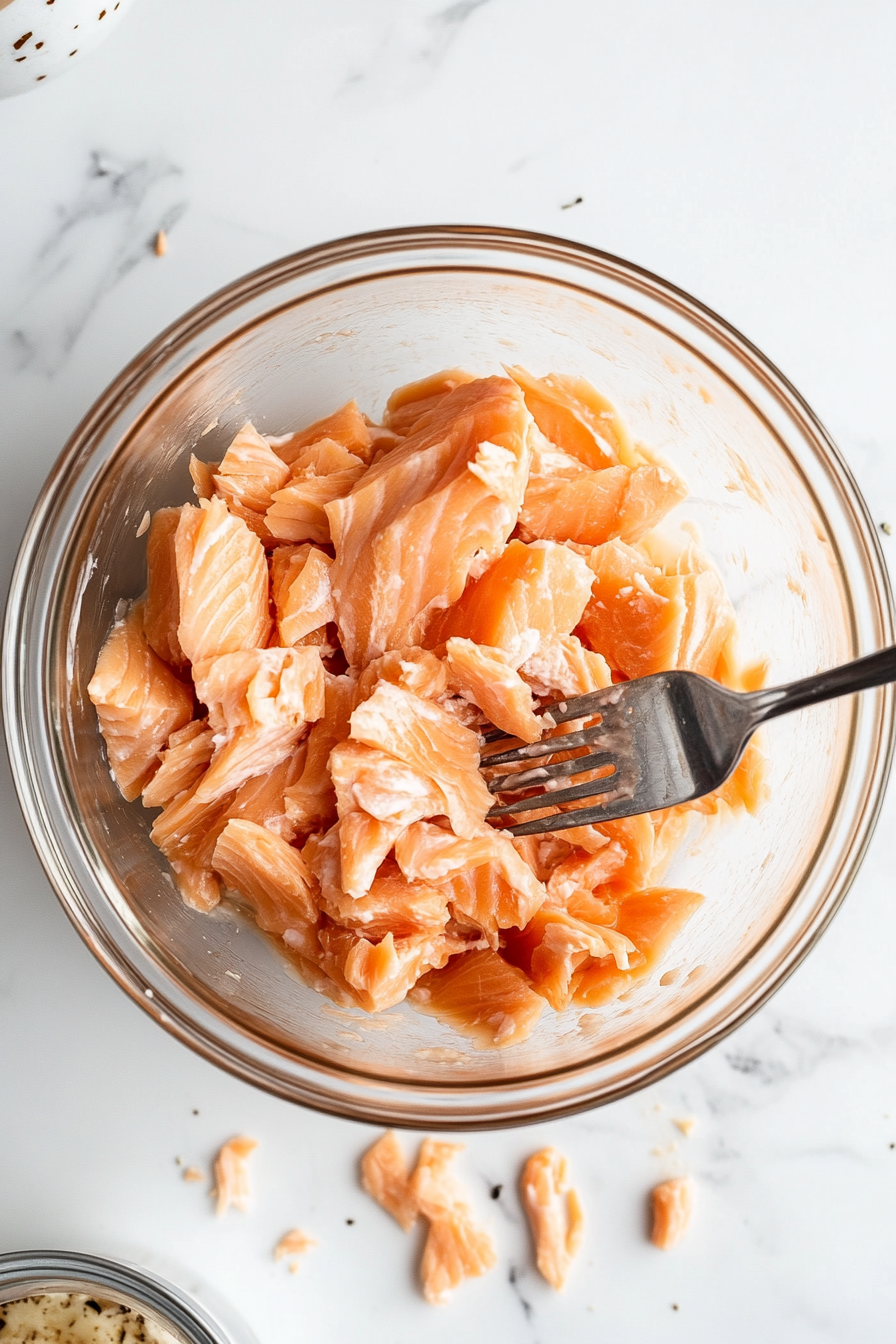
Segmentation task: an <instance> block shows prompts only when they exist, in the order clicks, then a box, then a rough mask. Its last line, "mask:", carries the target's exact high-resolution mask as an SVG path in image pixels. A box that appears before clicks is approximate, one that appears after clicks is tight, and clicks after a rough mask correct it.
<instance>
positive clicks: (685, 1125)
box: [674, 1115, 697, 1139]
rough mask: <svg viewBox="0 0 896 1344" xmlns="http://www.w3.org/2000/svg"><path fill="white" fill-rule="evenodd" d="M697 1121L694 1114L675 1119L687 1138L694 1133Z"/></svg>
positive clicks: (675, 1122)
mask: <svg viewBox="0 0 896 1344" xmlns="http://www.w3.org/2000/svg"><path fill="white" fill-rule="evenodd" d="M696 1123H697V1121H696V1120H695V1119H694V1117H693V1116H692V1115H685V1116H682V1118H681V1119H680V1120H676V1121H674V1124H675V1125H676V1126H677V1127H678V1128H679V1129H680V1130H681V1132H682V1134H683V1135H684V1136H685V1138H686V1139H688V1138H690V1136H691V1135H692V1134H693V1132H694V1126H695V1125H696Z"/></svg>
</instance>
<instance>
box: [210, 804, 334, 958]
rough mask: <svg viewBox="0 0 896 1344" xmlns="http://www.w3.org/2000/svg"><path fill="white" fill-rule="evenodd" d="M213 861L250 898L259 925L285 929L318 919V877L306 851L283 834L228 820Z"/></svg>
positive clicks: (230, 883) (275, 930)
mask: <svg viewBox="0 0 896 1344" xmlns="http://www.w3.org/2000/svg"><path fill="white" fill-rule="evenodd" d="M212 867H213V868H214V869H215V871H216V872H217V873H219V874H220V876H221V877H222V878H223V879H224V881H225V882H226V883H227V885H228V886H229V887H230V888H231V889H232V890H233V891H238V892H239V893H240V894H241V895H242V896H245V898H246V900H247V901H249V903H250V904H251V906H252V908H253V910H254V912H255V919H256V922H257V923H258V926H259V928H261V929H264V931H265V933H274V934H278V935H282V934H284V933H285V932H286V930H287V929H289V928H294V927H296V926H298V927H299V928H302V927H303V926H304V925H308V924H310V925H314V924H316V923H317V920H318V911H317V902H316V901H315V899H314V892H313V890H312V883H313V878H312V876H311V873H310V871H309V869H308V865H307V864H306V863H305V861H304V859H303V858H302V856H301V854H300V853H299V851H298V850H297V849H294V848H293V847H292V845H288V844H287V843H286V841H285V840H281V838H280V836H279V835H275V834H274V832H273V831H269V830H268V829H267V828H266V827H264V826H258V825H256V824H255V823H254V822H251V821H228V823H227V825H226V826H225V827H224V829H223V831H222V832H221V834H220V836H219V837H218V843H217V844H216V845H215V852H214V854H213V856H212Z"/></svg>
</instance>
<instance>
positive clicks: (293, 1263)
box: [274, 1227, 317, 1274]
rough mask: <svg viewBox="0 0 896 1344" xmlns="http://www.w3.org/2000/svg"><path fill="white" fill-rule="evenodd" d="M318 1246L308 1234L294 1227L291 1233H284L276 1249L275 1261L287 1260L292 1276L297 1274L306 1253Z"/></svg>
mask: <svg viewBox="0 0 896 1344" xmlns="http://www.w3.org/2000/svg"><path fill="white" fill-rule="evenodd" d="M316 1245H317V1241H316V1240H315V1238H314V1237H309V1236H308V1234H307V1232H302V1231H301V1229H300V1228H298V1227H293V1228H291V1229H290V1231H289V1232H284V1233H283V1236H282V1237H281V1238H280V1240H279V1241H278V1242H277V1245H276V1246H275V1247H274V1259H275V1260H276V1261H278V1262H279V1261H281V1260H286V1261H287V1262H288V1263H289V1272H290V1274H297V1273H298V1270H299V1261H300V1258H301V1257H302V1256H303V1255H304V1254H305V1252H306V1251H310V1250H311V1249H312V1248H313V1247H314V1246H316Z"/></svg>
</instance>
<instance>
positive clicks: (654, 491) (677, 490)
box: [519, 466, 687, 546]
mask: <svg viewBox="0 0 896 1344" xmlns="http://www.w3.org/2000/svg"><path fill="white" fill-rule="evenodd" d="M686 494H687V489H686V487H685V486H684V485H683V483H682V482H681V481H679V480H678V479H677V478H676V477H675V476H673V475H672V473H671V472H669V471H667V470H666V469H665V467H659V466H643V467H635V468H634V469H632V468H630V467H623V466H618V467H605V468H604V469H603V470H602V471H586V472H583V473H582V474H581V475H579V476H576V477H575V479H574V480H552V479H540V480H534V481H533V480H531V479H530V481H529V486H528V489H527V490H526V497H525V500H524V502H523V507H522V510H521V511H520V519H519V528H520V535H521V536H522V537H523V539H524V540H525V541H532V540H534V539H535V538H537V537H544V538H547V539H549V540H552V541H575V542H578V543H580V544H581V545H585V546H598V545H600V544H601V543H602V542H605V541H609V540H611V539H612V538H615V537H618V538H620V539H621V540H622V541H629V542H632V541H638V539H639V538H640V537H642V536H643V535H644V533H645V532H646V531H647V530H648V528H651V527H655V526H656V524H657V523H658V522H660V520H661V519H662V518H664V517H665V515H666V514H667V513H668V512H669V510H670V509H672V508H674V506H675V505H676V504H679V503H680V502H681V500H683V499H684V497H685V495H686Z"/></svg>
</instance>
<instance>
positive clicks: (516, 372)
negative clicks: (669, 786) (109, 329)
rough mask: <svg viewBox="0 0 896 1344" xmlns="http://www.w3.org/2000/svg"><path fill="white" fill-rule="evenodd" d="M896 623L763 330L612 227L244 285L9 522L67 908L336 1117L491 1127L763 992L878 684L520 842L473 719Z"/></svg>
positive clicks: (25, 714) (828, 892) (221, 1045)
mask: <svg viewBox="0 0 896 1344" xmlns="http://www.w3.org/2000/svg"><path fill="white" fill-rule="evenodd" d="M890 630H891V615H890V599H889V591H888V588H887V585H886V580H885V577H884V572H883V567H882V564H881V559H880V555H879V551H878V548H877V543H876V538H875V536H874V529H873V527H872V526H871V524H870V523H869V521H868V518H867V513H866V511H865V509H864V506H863V504H862V501H861V499H860V496H859V495H858V492H857V490H856V488H855V486H854V483H853V482H852V480H851V478H850V476H849V473H848V471H847V469H846V468H845V466H844V465H843V463H842V461H841V460H840V458H839V456H838V454H837V452H836V449H835V448H834V447H833V445H832V444H831V443H830V441H829V440H828V438H827V436H826V435H825V434H824V431H823V430H822V429H821V427H820V426H819V425H818V423H817V422H816V421H815V420H814V418H813V417H812V415H811V412H809V411H808V409H807V408H806V407H805V405H804V404H803V403H802V402H801V400H800V399H799V397H798V395H797V394H796V393H795V392H794V391H793V390H792V389H791V388H790V387H789V385H788V384H787V383H786V382H785V381H784V380H783V378H782V377H781V376H780V375H779V374H778V373H777V372H776V371H775V370H774V369H773V368H772V367H771V366H770V365H769V364H768V363H767V362H766V361H765V360H764V359H763V358H762V357H761V356H760V355H759V354H758V353H757V352H756V351H755V350H753V349H752V347H750V346H749V344H748V343H747V342H746V341H744V339H743V338H742V337H739V336H738V335H737V334H736V333H735V332H733V331H732V330H731V329H730V328H728V327H727V326H726V325H725V324H724V323H723V322H721V320H720V319H718V318H716V317H714V316H713V315H712V314H710V313H708V312H707V311H706V310H705V309H703V308H701V307H700V305H699V304H697V303H696V302H695V301H694V300H691V299H689V298H687V296H685V295H682V294H681V293H680V292H678V291H676V290H674V289H672V288H671V287H670V286H668V285H666V284H664V283H663V282H661V281H659V280H657V279H656V278H655V277H652V276H649V275H647V274H646V273H644V272H641V271H638V270H637V268H635V267H632V266H629V265H627V264H625V263H622V262H619V261H617V260H616V259H614V258H609V257H606V256H603V255H602V254H598V253H594V252H591V251H589V249H587V248H583V247H580V246H577V245H572V244H568V243H563V242H560V241H558V240H552V239H544V238H539V237H535V236H530V235H522V234H510V233H501V232H495V231H489V230H474V229H433V230H410V231H403V232H399V233H395V234H383V235H370V236H366V237H363V238H358V239H348V240H345V241H344V242H341V243H334V244H331V245H328V246H326V247H322V248H318V249H313V250H312V251H311V252H308V253H303V254H299V255H298V256H296V257H293V258H288V259H286V260H285V261H283V262H281V263H277V264H276V265H274V266H272V267H269V268H266V269H265V270H264V271H262V272H259V273H257V274H256V275H254V276H250V277H247V279H246V280H244V281H241V282H238V283H237V284H236V285H234V286H232V287H231V288H230V289H229V290H226V291H223V292H222V293H221V294H220V295H217V296H215V297H214V298H212V299H211V300H209V301H208V302H207V303H206V304H204V305H203V306H202V307H201V308H200V309H197V310H196V311H194V312H193V313H192V314H188V315H187V317H186V318H184V319H183V320H182V322H181V323H179V324H177V325H176V326H175V327H174V328H172V329H171V330H170V331H169V332H168V333H166V335H165V336H164V337H163V338H161V339H160V341H159V342H157V343H156V345H155V346H153V347H150V349H149V350H148V351H146V352H144V354H143V355H142V356H140V357H139V358H138V360H137V361H135V363H134V364H133V365H132V366H131V367H130V368H129V369H128V370H126V371H125V373H124V374H123V375H122V376H121V378H120V379H119V381H118V383H117V384H115V385H114V386H113V387H112V388H111V389H110V390H109V392H108V393H107V394H106V396H105V397H104V399H103V400H102V401H101V402H100V403H98V405H97V407H96V408H95V409H94V411H93V412H92V413H91V415H90V416H89V417H88V419H87V420H86V421H85V423H84V425H82V427H81V429H80V430H79V431H78V433H77V434H76V436H75V438H74V440H73V441H72V444H71V445H70V446H69V448H68V450H67V452H66V454H65V455H64V457H63V459H62V460H61V462H60V465H59V467H58V468H57V471H56V473H55V474H54V476H53V477H52V478H51V480H50V482H49V483H48V486H47V488H46V490H45V493H44V496H43V497H42V500H41V502H40V503H39V505H38V510H37V512H36V514H35V517H34V519H33V520H32V524H31V526H30V528H29V532H28V535H27V537H26V541H25V544H24V547H23V552H22V556H21V558H20V563H19V567H18V569H17V574H16V578H15V581H14V585H13V594H12V600H11V602H10V608H9V615H8V620H7V655H10V654H11V655H12V661H10V657H9V656H7V659H6V662H5V669H4V672H5V677H6V682H5V691H6V696H7V725H8V732H9V735H10V739H11V747H12V753H11V754H12V756H13V759H14V765H15V768H16V776H17V784H18V787H19V791H20V796H21V798H22V801H23V806H24V809H25V812H26V817H27V819H28V821H29V824H30V826H31V829H32V832H33V834H34V835H35V838H36V840H37V843H38V848H39V850H40V852H41V854H42V857H43V859H44V862H45V864H46V866H47V870H48V873H49V875H50V876H51V879H52V880H53V882H54V885H55V886H56V889H57V891H58V892H59V894H60V896H61V898H62V899H63V902H64V904H65V905H66V908H67V910H68V911H69V913H70V914H71V916H72V918H73V919H74V920H75V922H76V924H77V926H78V927H79V929H80V930H81V932H82V934H83V935H84V936H85V938H86V939H87V940H88V942H89V943H90V945H91V946H92V947H93V948H94V950H95V951H96V952H97V954H98V955H99V956H100V958H101V960H102V961H103V962H104V964H105V965H106V966H107V967H108V968H109V969H110V970H111V971H112V973H113V974H115V975H116V977H117V978H118V979H119V981H120V983H122V984H123V985H124V987H125V988H127V989H128V990H129V992H130V993H132V994H133V995H134V997H135V998H138V999H140V1000H141V1001H142V1002H143V1004H144V1006H145V1007H147V1009H148V1011H150V1012H152V1013H153V1014H154V1015H155V1016H156V1017H157V1019H158V1020H159V1021H161V1022H162V1023H163V1024H164V1025H165V1026H167V1027H168V1029H169V1030H172V1031H174V1032H175V1033H176V1034H178V1035H179V1036H180V1037H181V1038H182V1039H184V1040H186V1041H187V1042H188V1043H189V1044H191V1045H192V1046H193V1047H194V1048H196V1049H198V1050H200V1051H201V1052H203V1053H204V1054H206V1055H207V1056H208V1057H209V1058H212V1059H214V1060H215V1061H216V1062H218V1063H221V1064H222V1065H224V1066H225V1067H228V1068H230V1069H232V1070H233V1071H235V1072H237V1073H239V1074H240V1075H241V1076H243V1077H245V1078H247V1079H249V1080H251V1081H254V1082H257V1083H259V1084H260V1085H262V1086H265V1087H267V1088H269V1089H270V1090H273V1091H275V1092H278V1093H280V1094H281V1095H285V1096H288V1097H291V1098H293V1099H295V1100H298V1101H302V1102H305V1103H307V1104H311V1105H315V1106H318V1107H321V1108H323V1109H327V1110H331V1111H334V1112H336V1113H340V1114H345V1115H353V1116H357V1117H360V1118H364V1119H383V1120H388V1121H390V1122H392V1123H407V1124H419V1125H425V1126H428V1127H439V1126H443V1127H450V1126H464V1127H471V1126H474V1125H482V1124H504V1123H513V1122H521V1121H526V1120H532V1119H537V1118H543V1117H545V1116H547V1115H551V1114H561V1113H565V1112H569V1111H572V1110H575V1109H579V1108H581V1107H584V1106H588V1105H593V1104H596V1103H598V1102H601V1101H606V1100H609V1099H611V1098H612V1097H614V1096H619V1095H622V1094H623V1093H624V1092H626V1091H629V1090H631V1089H632V1088H635V1087H637V1086H640V1085H643V1084H644V1083H645V1082H646V1081H648V1080H650V1079H651V1078H655V1077H657V1076H658V1075H659V1074H661V1073H663V1072H665V1071H667V1070H669V1069H670V1068H673V1067H675V1066H676V1065H677V1064H680V1063H681V1062H683V1061H684V1060H686V1059H688V1058H691V1057H693V1055H695V1054H696V1053H698V1052H699V1051H700V1050H702V1049H705V1048H706V1047H707V1045H709V1044H710V1043H711V1042H712V1041H713V1040H716V1039H718V1038H719V1037H720V1036H721V1035H722V1034H724V1033H725V1032H726V1031H728V1030H730V1029H731V1028H732V1027H733V1026H734V1025H736V1023H737V1022H738V1021H740V1020H742V1019H743V1017H744V1016H746V1015H747V1014H748V1013H749V1012H751V1011H752V1010H753V1009H755V1007H756V1006H758V1004H759V1003H761V1002H762V1001H763V999H764V998H765V997H767V996H768V994H769V993H771V992H772V991H773V990H774V988H775V987H776V986H777V985H778V984H780V983H781V981H782V980H783V978H784V977H785V976H786V975H787V974H788V973H789V971H790V970H791V969H793V967H794V966H795V965H796V964H797V963H798V961H799V959H800V958H801V956H802V955H804V954H805V952H806V951H807V950H808V948H809V947H810V946H811V944H812V942H813V941H814V939H815V938H816V937H817V936H818V934H819V933H820V932H821V931H822V929H823V928H824V927H825V925H826V923H827V922H828V920H829V919H830V917H831V916H832V914H833V913H834V911H835V910H836V908H837V905H838V904H839V902H840V900H841V899H842V897H843V895H844V894H845V892H846V890H847V888H848V885H849V882H850V881H851V878H852V876H853V874H854V872H855V870H856V867H857V865H858V862H859V861H860V858H861V855H862V853H863V851H864V847H865V845H866V844H867V840H868V838H869V836H870V832H871V828H872V826H873V821H874V818H875V816H876V812H877V808H878V805H879V800H880V794H881V789H882V786H883V782H884V780H885V778H886V772H887V768H888V763H889V753H890V738H891V732H890V728H891V699H890V693H889V692H888V691H886V690H885V691H880V692H875V693H874V694H870V695H867V696H865V697H863V698H862V699H861V700H860V701H859V700H857V701H856V702H855V703H853V702H852V701H849V702H838V703H833V704H830V705H827V706H824V707H822V708H821V709H815V710H813V711H812V715H811V717H809V716H806V715H804V714H799V715H795V716H793V718H792V719H791V720H779V721H777V722H775V723H774V724H772V725H771V726H770V727H769V729H768V730H767V736H766V738H765V739H764V741H763V743H762V744H761V746H754V747H752V748H751V749H750V750H749V752H748V754H747V755H746V756H745V757H744V759H743V761H742V763H741V766H740V767H739V768H738V771H737V772H736V774H735V775H734V776H733V777H732V779H731V780H730V781H729V783H728V784H727V785H726V786H725V787H724V790H723V791H722V796H720V797H719V796H716V797H711V798H709V799H707V800H703V802H702V803H701V804H700V806H699V808H694V807H691V808H689V809H684V810H682V809H673V810H670V811H669V812H667V813H664V814H653V815H652V816H644V817H635V818H630V819H626V820H625V821H617V822H608V823H598V824H595V825H591V826H577V827H575V828H573V829H571V830H566V831H564V832H562V834H559V835H556V836H542V837H525V838H517V839H515V840H514V839H513V838H511V837H510V835H509V834H508V833H507V832H506V831H505V832H502V831H501V830H500V829H498V828H496V827H495V826H491V825H489V824H488V823H487V822H486V820H485V817H486V813H487V812H488V809H489V807H490V805H491V803H492V802H493V798H492V796H491V795H490V794H489V792H488V790H487V787H486V785H485V782H484V780H483V777H482V775H481V774H480V772H479V765H480V752H481V751H482V750H483V749H484V750H487V749H488V748H487V747H486V748H483V742H482V735H483V734H484V733H485V732H486V731H487V730H488V729H489V728H491V727H492V726H494V727H495V728H496V729H498V730H500V731H501V732H503V733H506V734H508V735H512V736H513V737H514V738H516V739H518V740H521V741H530V742H531V741H534V740H535V739H536V738H537V737H538V736H539V734H540V733H541V731H542V729H543V726H544V720H541V721H539V719H538V718H537V717H536V713H535V711H536V710H538V709H540V708H541V707H543V706H544V705H546V704H549V703H550V702H551V701H552V700H557V699H559V698H562V697H564V696H571V695H573V694H578V693H581V692H583V691H588V690H592V689H596V688H598V687H601V686H607V685H609V684H610V683H611V681H613V680H617V681H618V680H625V679H628V678H631V677H637V676H640V675H644V674H646V673H649V672H652V671H658V670H661V669H664V668H670V667H675V666H682V667H689V668H693V669H695V670H698V671H701V672H703V673H704V674H706V675H710V676H714V677H716V678H718V679H719V680H722V681H724V682H726V683H727V684H729V685H733V686H736V687H750V686H755V685H756V684H758V682H759V680H760V679H761V678H762V677H763V676H767V677H768V679H769V680H770V681H786V680H789V679H792V678H794V677H796V676H799V675H802V674H806V673H809V672H812V671H815V670H816V669H817V668H819V667H823V666H828V665H833V664H836V663H838V662H844V661H846V660H848V659H849V658H850V657H853V656H856V655H857V654H859V653H862V652H866V651H869V650H870V649H872V648H875V647H877V646H879V645H880V644H883V643H886V642H888V641H889V640H890V638H891V635H890ZM10 709H11V710H12V712H11V713H10ZM548 731H549V732H550V731H552V729H551V728H549V729H548ZM103 739H105V746H104V744H103ZM141 795H142V803H141V801H139V799H140V796H141Z"/></svg>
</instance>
